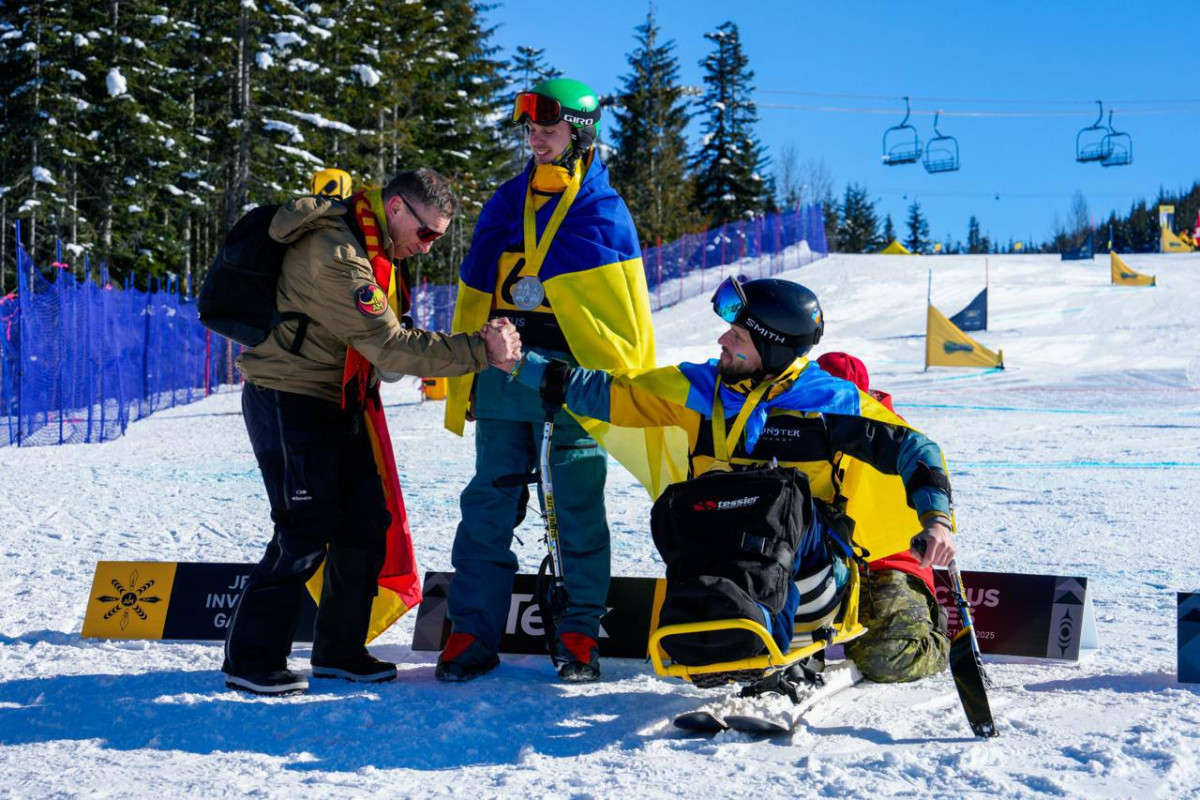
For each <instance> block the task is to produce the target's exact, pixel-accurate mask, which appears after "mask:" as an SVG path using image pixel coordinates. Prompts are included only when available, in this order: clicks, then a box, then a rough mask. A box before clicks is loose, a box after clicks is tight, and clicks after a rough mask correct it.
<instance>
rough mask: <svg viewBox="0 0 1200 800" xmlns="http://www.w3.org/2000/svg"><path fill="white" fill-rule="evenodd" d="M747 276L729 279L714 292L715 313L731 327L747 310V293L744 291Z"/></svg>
mask: <svg viewBox="0 0 1200 800" xmlns="http://www.w3.org/2000/svg"><path fill="white" fill-rule="evenodd" d="M743 281H745V276H742V275H738V276H737V277H736V278H734V277H729V278H726V279H725V280H723V281H722V282H721V285H720V286H718V287H717V290H716V291H715V292H713V296H712V304H713V311H715V312H717V316H718V317H720V318H721V319H723V320H725V321H726V322H728V323H729V324H730V325H732V324H733V323H735V322H737V321H738V320H739V319H740V318H741V316H742V312H743V311H745V310H746V302H747V301H746V292H745V291H744V290H743V289H742V282H743Z"/></svg>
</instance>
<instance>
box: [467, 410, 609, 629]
mask: <svg viewBox="0 0 1200 800" xmlns="http://www.w3.org/2000/svg"><path fill="white" fill-rule="evenodd" d="M542 431H543V424H542V423H540V422H537V423H535V422H522V421H515V420H503V419H479V420H476V422H475V476H474V477H473V478H472V479H471V482H470V483H469V484H467V488H466V489H465V490H464V491H463V493H462V498H461V500H460V505H461V508H462V522H460V523H459V525H458V531H457V532H456V533H455V536H454V550H453V552H452V554H451V561H452V563H453V564H454V573H455V574H454V582H453V583H452V584H451V586H450V596H449V599H448V601H447V608H448V614H449V617H450V620H451V623H452V625H453V629H454V631H455V632H456V633H470V634H473V635H474V636H475V637H477V638H478V639H480V640H481V641H482V642H483V643H484V644H486V645H487V646H488V647H490V648H492V649H493V650H497V651H498V650H499V648H500V637H501V635H502V634H503V633H504V631H505V626H506V625H507V621H508V615H509V606H510V604H511V597H512V588H513V576H514V575H516V573H517V567H518V564H517V556H516V554H515V553H513V551H512V542H513V529H514V528H515V527H516V525H517V521H518V518H519V514H520V513H521V505H520V504H521V500H522V498H523V496H524V492H522V490H521V488H520V487H516V488H512V487H507V488H497V487H496V486H495V485H493V483H492V482H493V481H494V480H495V479H496V478H498V477H500V476H502V475H512V474H518V473H530V472H533V471H534V470H535V469H537V465H538V454H539V448H540V447H541V442H542ZM607 458H608V456H607V454H606V453H605V452H604V451H603V450H602V449H601V448H600V446H599V445H597V444H596V441H595V440H594V439H592V438H591V437H590V436H588V434H587V433H586V432H585V431H584V430H583V428H582V427H580V425H579V423H577V422H576V421H575V420H574V419H573V418H572V417H571V416H570V415H569V414H567V413H566V412H564V411H560V412H559V413H558V414H557V416H556V417H555V424H554V434H553V437H552V438H551V450H550V475H551V479H552V481H553V485H554V507H555V510H556V512H557V516H558V535H559V541H560V543H561V544H560V546H561V548H562V560H563V578H564V580H565V583H566V590H567V598H568V607H567V611H566V615H565V617H564V618H563V620H562V622H561V623H560V624H559V627H558V630H559V633H560V634H561V633H566V632H575V633H582V634H585V635H587V636H590V637H592V638H593V639H597V638H598V637H599V632H600V618H601V617H602V616H603V615H604V613H605V605H604V604H605V601H606V600H607V598H608V584H609V578H610V563H609V559H610V545H609V531H608V521H607V519H606V517H605V512H604V482H605V478H606V476H607V474H608V463H607ZM539 497H540V487H539ZM530 522H531V523H537V524H538V525H539V526H540V525H541V524H542V523H541V520H540V519H539V518H537V517H536V515H533V514H531V515H530ZM527 527H528V526H527ZM535 530H537V533H536V538H538V539H540V538H541V535H542V529H535ZM537 553H538V561H537V562H535V564H537V563H540V562H541V557H542V556H544V555H545V550H544V548H539V549H538V550H537ZM534 566H535V565H530V571H533V567H534Z"/></svg>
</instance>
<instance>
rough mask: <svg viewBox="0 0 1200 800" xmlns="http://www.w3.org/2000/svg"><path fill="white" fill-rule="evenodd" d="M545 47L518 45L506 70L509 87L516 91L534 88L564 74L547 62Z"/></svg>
mask: <svg viewBox="0 0 1200 800" xmlns="http://www.w3.org/2000/svg"><path fill="white" fill-rule="evenodd" d="M545 53H546V49H545V48H544V47H526V46H525V45H517V52H516V55H514V56H513V58H512V61H511V62H510V63H509V65H508V69H507V70H506V71H505V72H506V74H507V77H508V88H509V89H511V90H512V91H514V92H520V91H525V90H527V89H532V88H533V87H534V86H536V85H537V84H539V83H541V82H542V81H548V80H550V79H551V78H559V77H561V76H562V72H561V71H560V70H557V69H555V68H554V67H552V66H550V65H549V64H547V63H546V62H545V60H544V55H545Z"/></svg>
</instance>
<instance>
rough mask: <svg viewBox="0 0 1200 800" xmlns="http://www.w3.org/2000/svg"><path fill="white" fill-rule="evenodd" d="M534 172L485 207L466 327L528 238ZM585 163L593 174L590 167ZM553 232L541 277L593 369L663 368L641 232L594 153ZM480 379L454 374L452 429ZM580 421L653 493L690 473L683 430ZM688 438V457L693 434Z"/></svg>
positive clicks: (461, 317) (539, 224)
mask: <svg viewBox="0 0 1200 800" xmlns="http://www.w3.org/2000/svg"><path fill="white" fill-rule="evenodd" d="M533 169H534V162H533V160H532V159H531V160H530V162H529V164H528V165H527V166H526V168H525V171H524V172H523V173H522V174H521V175H519V176H517V177H516V178H513V179H512V180H510V181H507V182H506V183H504V184H503V185H502V186H501V187H500V189H499V190H498V191H497V192H496V194H495V195H493V196H492V198H491V199H490V200H489V201H488V202H487V204H486V205H485V206H484V207H483V211H482V212H481V213H480V216H479V223H478V224H477V225H476V226H475V234H474V237H473V239H472V243H471V251H470V252H469V253H468V254H467V257H466V259H465V260H464V261H463V264H462V266H461V267H460V269H459V281H458V300H457V302H456V304H455V308H454V323H453V330H454V332H456V333H457V332H473V331H476V330H478V329H479V328H480V327H481V326H482V325H483V324H484V323H485V322H487V319H488V315H489V314H490V312H491V307H492V297H493V294H494V293H495V289H496V280H497V264H498V261H499V259H500V255H501V253H503V252H504V251H505V250H506V249H513V248H516V249H520V248H521V247H522V246H523V244H525V237H524V227H523V226H524V212H525V204H526V202H527V196H528V187H529V182H530V179H531V177H532V170H533ZM578 169H579V170H580V171H583V165H582V164H581V165H580V166H579V167H578ZM565 195H566V193H564V194H562V195H558V196H557V197H553V198H551V199H550V200H548V201H547V202H546V203H545V204H544V205H543V206H542V207H541V208H540V209H539V210H538V211H537V214H536V225H535V227H536V233H537V237H538V241H539V242H540V241H542V238H543V235H544V234H545V233H546V229H547V226H548V224H549V223H550V220H551V217H552V216H553V215H554V211H555V209H556V208H557V207H558V204H559V203H560V202H562V201H563V198H564V197H565ZM530 202H531V201H530ZM551 233H552V236H553V238H552V239H551V241H550V245H549V247H548V249H547V250H546V254H545V259H544V260H543V261H542V265H541V269H540V270H539V272H538V277H539V278H540V279H541V281H542V284H543V286H544V287H545V290H546V298H547V299H548V300H549V301H550V305H551V306H552V307H553V308H554V309H556V311H557V314H556V316H557V320H558V324H559V327H561V328H562V331H563V335H564V336H565V337H566V340H567V343H568V345H570V347H571V352H572V354H573V355H574V356H575V358H576V359H578V360H579V363H580V364H581V365H582V366H584V367H588V368H592V369H604V370H614V369H647V368H650V367H653V366H654V328H653V323H652V321H651V318H650V299H649V296H648V293H647V291H646V274H645V271H644V269H643V267H642V254H641V248H640V247H639V246H638V240H637V229H636V228H635V227H634V224H633V219H632V217H630V215H629V210H628V209H627V208H626V206H625V202H624V201H623V200H622V199H621V197H620V196H619V195H618V194H617V193H616V191H614V190H613V188H612V186H611V185H610V184H609V180H608V168H607V167H605V166H604V165H603V164H601V163H600V161H599V159H592V162H591V163H590V164H589V165H588V167H587V170H586V172H583V175H582V178H581V180H580V184H579V189H578V194H577V195H576V196H575V198H574V201H573V202H572V203H571V206H570V208H569V210H568V211H567V214H566V216H565V217H563V218H562V221H561V223H560V224H559V227H558V229H557V231H552V232H551ZM472 381H473V378H472V376H469V375H468V376H463V377H460V378H451V379H450V380H449V383H448V387H447V399H446V418H445V425H446V428H447V429H449V430H450V431H453V432H454V433H457V434H459V435H461V434H462V431H463V422H464V419H465V415H466V409H467V403H468V401H469V395H470V391H471V385H472ZM580 422H581V424H582V425H583V427H584V428H585V429H586V430H587V431H588V433H590V434H591V435H592V436H593V437H594V438H595V439H596V440H597V441H598V442H600V444H601V445H602V446H603V447H604V448H605V449H606V450H608V452H610V453H612V454H613V456H614V457H615V458H616V459H617V460H618V461H620V462H621V463H622V464H623V465H624V466H625V467H626V468H627V469H629V471H630V472H632V473H633V474H634V476H635V477H637V479H638V480H639V481H641V482H642V484H643V485H644V486H646V488H647V489H648V490H649V491H650V493H651V495H652V496H655V497H657V496H658V495H659V494H660V493H661V492H662V490H663V489H665V488H666V487H667V485H668V484H670V483H673V482H675V481H678V480H682V479H683V477H685V476H686V475H687V466H686V464H687V462H686V459H685V460H680V461H677V460H673V459H672V458H671V453H672V452H676V451H677V448H671V447H670V446H668V444H667V442H666V441H665V440H666V439H671V438H679V431H676V430H673V429H664V428H636V429H635V428H619V427H617V426H613V425H611V424H609V423H607V422H600V421H598V420H593V419H580ZM682 441H683V443H684V453H685V454H686V439H684V440H682Z"/></svg>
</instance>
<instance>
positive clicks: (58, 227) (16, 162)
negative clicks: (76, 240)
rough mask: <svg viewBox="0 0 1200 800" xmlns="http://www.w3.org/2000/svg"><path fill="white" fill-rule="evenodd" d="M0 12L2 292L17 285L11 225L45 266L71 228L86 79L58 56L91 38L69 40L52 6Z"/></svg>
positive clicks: (64, 18) (65, 20)
mask: <svg viewBox="0 0 1200 800" xmlns="http://www.w3.org/2000/svg"><path fill="white" fill-rule="evenodd" d="M0 13H3V17H2V18H0V104H2V105H0V108H2V115H0V186H2V187H3V191H2V192H0V237H2V238H3V244H2V245H0V256H2V258H0V292H7V291H9V290H10V289H12V288H13V287H14V286H15V285H16V272H15V265H16V254H15V250H14V248H13V247H12V245H11V234H10V231H11V230H12V227H11V226H12V222H13V220H14V219H20V220H21V221H22V223H23V230H22V240H23V244H24V246H25V247H26V249H27V250H28V251H29V252H30V254H31V255H32V256H33V259H34V262H35V263H37V264H43V265H44V264H47V263H49V262H50V261H51V260H52V256H53V255H54V252H55V249H54V239H55V237H60V236H63V235H64V232H65V231H66V230H68V229H69V220H70V218H71V216H72V214H71V211H70V208H69V205H70V201H71V197H72V195H73V192H72V190H73V188H74V187H73V185H72V183H71V176H72V174H73V171H74V169H75V168H76V166H77V164H78V162H79V160H80V158H81V152H82V147H81V144H83V141H82V140H81V138H80V137H79V135H78V132H77V129H76V128H75V126H74V125H73V124H72V123H73V120H74V118H75V114H76V113H77V108H78V104H79V102H80V101H81V98H80V84H81V82H82V78H83V76H82V75H81V74H80V73H79V72H78V71H77V70H75V69H72V68H71V66H70V64H71V62H70V60H69V59H68V58H65V57H64V55H63V50H71V51H73V50H74V49H75V47H76V46H77V41H80V40H81V41H82V46H84V47H86V46H89V45H90V40H89V39H88V38H87V37H86V36H79V37H76V36H74V35H72V31H73V30H74V26H73V25H72V24H71V20H70V17H69V16H68V15H67V14H66V13H65V12H64V9H62V8H60V7H58V6H56V5H53V4H49V3H33V4H29V5H25V6H21V7H17V6H15V5H14V4H5V5H4V6H3V11H2V12H0Z"/></svg>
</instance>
